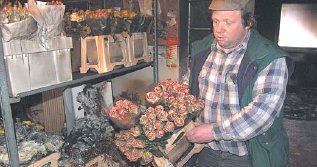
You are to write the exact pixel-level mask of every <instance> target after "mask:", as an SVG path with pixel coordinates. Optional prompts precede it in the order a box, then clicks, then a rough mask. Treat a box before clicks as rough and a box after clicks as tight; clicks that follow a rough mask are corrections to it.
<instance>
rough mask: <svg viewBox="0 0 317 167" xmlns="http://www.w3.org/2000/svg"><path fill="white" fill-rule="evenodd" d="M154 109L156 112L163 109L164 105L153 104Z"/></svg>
mask: <svg viewBox="0 0 317 167" xmlns="http://www.w3.org/2000/svg"><path fill="white" fill-rule="evenodd" d="M155 111H156V112H159V111H164V107H163V106H162V105H157V106H155Z"/></svg>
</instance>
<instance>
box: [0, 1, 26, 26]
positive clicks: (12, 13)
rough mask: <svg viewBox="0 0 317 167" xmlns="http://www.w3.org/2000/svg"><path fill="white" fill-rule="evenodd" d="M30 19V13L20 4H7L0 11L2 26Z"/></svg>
mask: <svg viewBox="0 0 317 167" xmlns="http://www.w3.org/2000/svg"><path fill="white" fill-rule="evenodd" d="M28 17H30V13H29V12H28V11H27V9H26V8H25V7H23V6H22V4H21V3H20V2H18V3H17V4H12V3H11V2H9V3H7V4H6V5H5V6H4V7H3V9H2V10H1V11H0V21H1V23H3V24H8V23H14V22H18V21H21V20H25V19H26V18H28Z"/></svg>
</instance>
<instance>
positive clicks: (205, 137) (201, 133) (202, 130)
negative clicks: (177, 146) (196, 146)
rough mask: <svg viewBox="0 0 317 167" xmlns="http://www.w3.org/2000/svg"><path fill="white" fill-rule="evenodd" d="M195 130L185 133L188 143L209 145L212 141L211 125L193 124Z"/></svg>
mask: <svg viewBox="0 0 317 167" xmlns="http://www.w3.org/2000/svg"><path fill="white" fill-rule="evenodd" d="M194 125H195V128H193V129H192V130H190V131H188V132H187V133H186V137H187V139H188V141H190V142H192V143H209V142H211V141H213V140H214V137H213V135H212V133H211V124H207V123H200V122H195V123H194Z"/></svg>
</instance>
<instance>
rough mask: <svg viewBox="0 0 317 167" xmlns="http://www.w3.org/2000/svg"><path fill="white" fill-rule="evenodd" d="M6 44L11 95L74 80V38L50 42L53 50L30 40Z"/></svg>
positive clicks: (57, 38) (6, 62)
mask: <svg viewBox="0 0 317 167" xmlns="http://www.w3.org/2000/svg"><path fill="white" fill-rule="evenodd" d="M3 45H4V55H5V56H4V59H5V65H6V71H7V76H8V85H9V94H10V96H17V95H18V94H19V93H21V92H26V91H30V90H34V89H38V88H42V87H45V86H49V85H53V84H57V83H61V82H65V81H70V80H72V70H71V54H70V48H72V40H71V38H68V37H56V38H54V39H50V40H49V41H48V46H49V49H45V48H44V47H43V46H41V45H40V43H39V42H38V41H28V40H19V41H12V42H7V43H4V44H3Z"/></svg>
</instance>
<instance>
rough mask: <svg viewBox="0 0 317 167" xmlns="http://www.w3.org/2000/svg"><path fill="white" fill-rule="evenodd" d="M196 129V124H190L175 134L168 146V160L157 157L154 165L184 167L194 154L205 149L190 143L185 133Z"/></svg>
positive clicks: (166, 150) (202, 146)
mask: <svg viewBox="0 0 317 167" xmlns="http://www.w3.org/2000/svg"><path fill="white" fill-rule="evenodd" d="M194 127H195V126H194V123H193V122H190V123H189V124H187V125H186V126H185V127H184V128H182V129H181V130H179V131H178V132H177V133H175V134H173V135H172V136H171V138H170V139H168V141H167V144H166V149H165V153H166V154H167V157H168V158H164V157H161V158H158V157H155V158H154V161H153V165H154V166H156V167H161V166H168V164H172V165H173V166H175V167H182V166H184V165H185V163H186V162H187V161H188V160H189V159H190V158H191V157H192V156H193V155H194V154H196V153H199V152H200V151H201V150H202V149H203V148H204V144H192V143H189V142H188V140H187V138H186V136H185V133H186V132H188V131H189V130H191V129H192V128H194Z"/></svg>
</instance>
